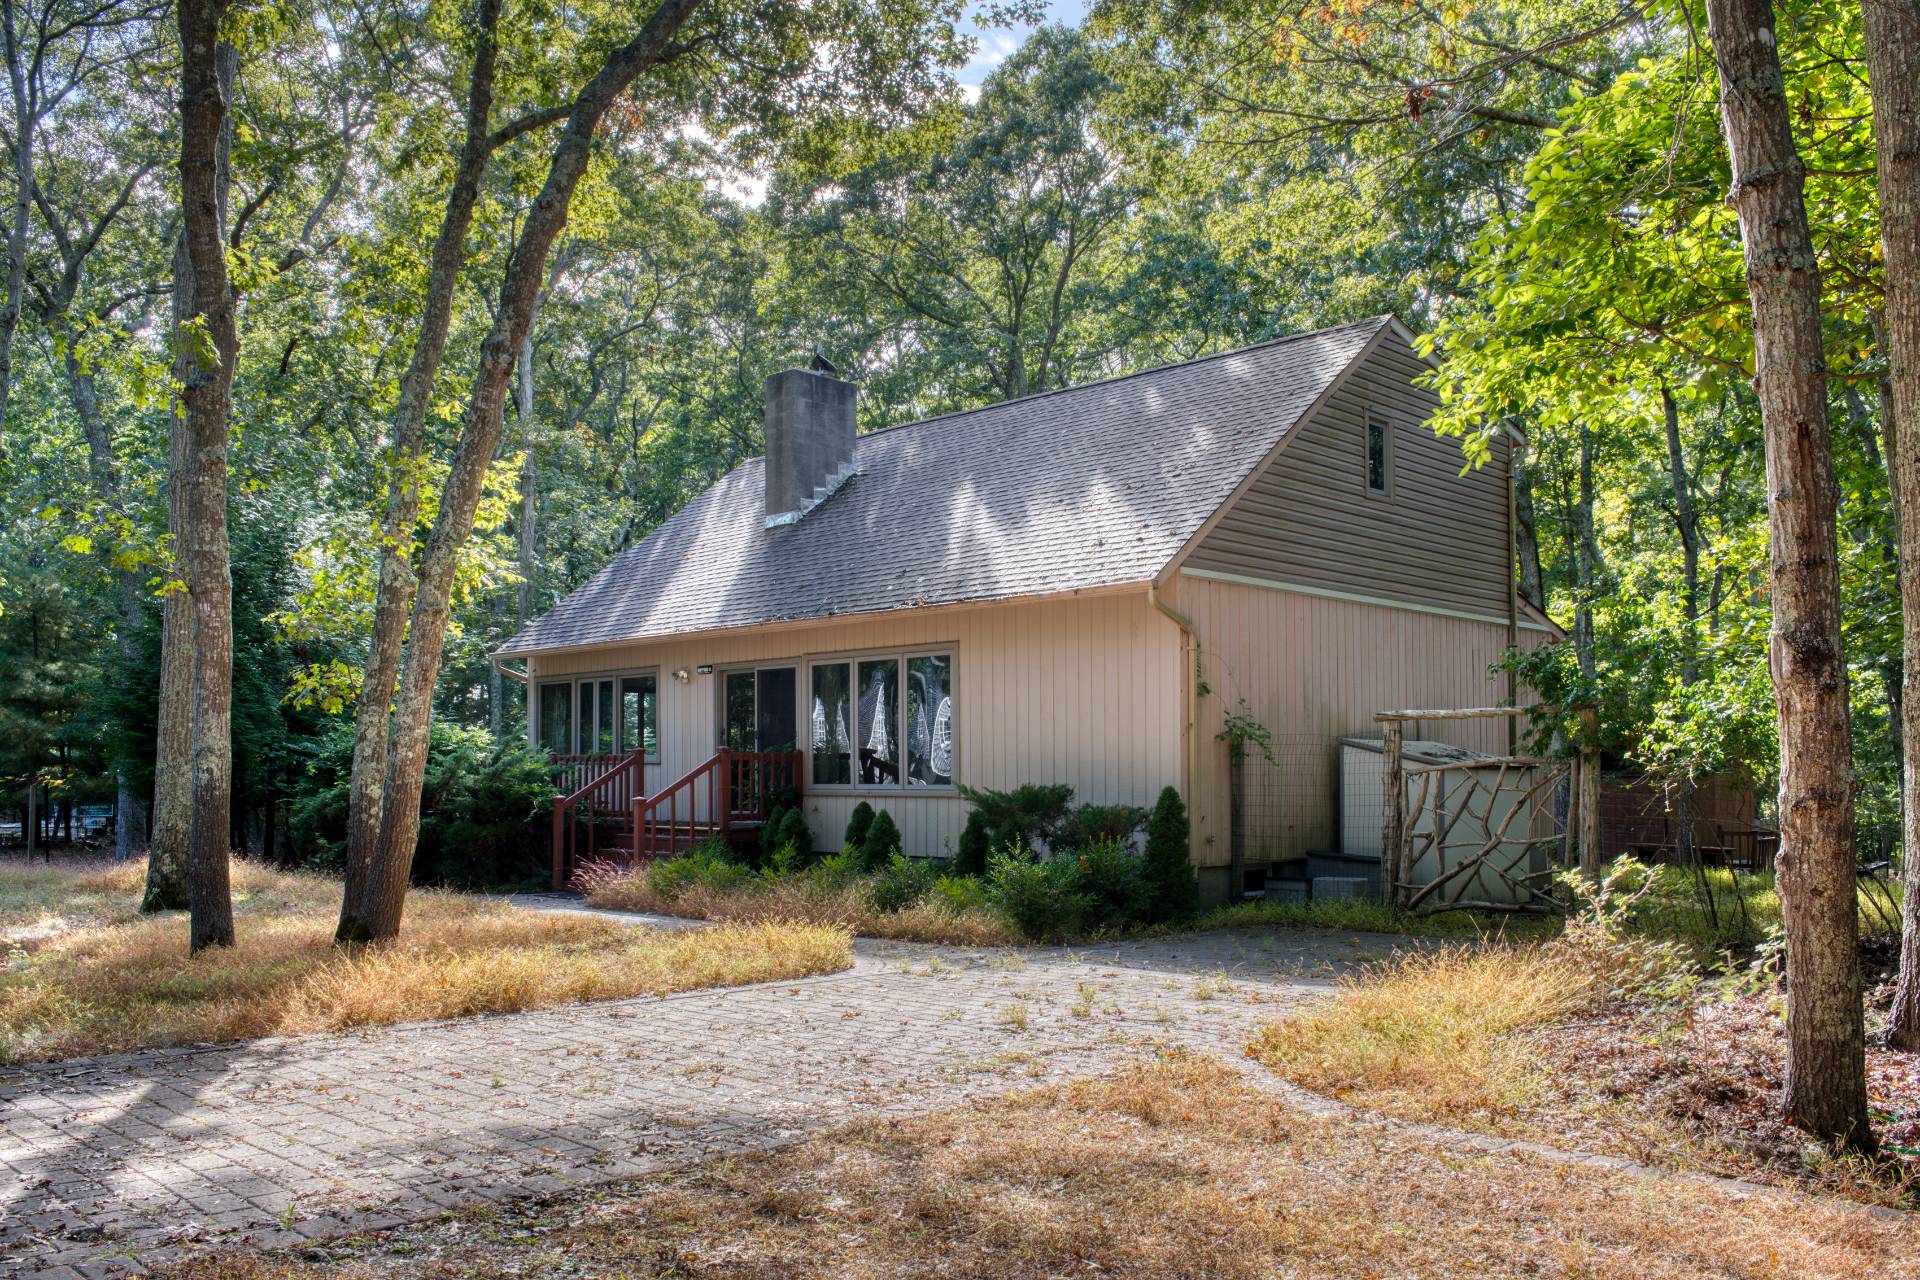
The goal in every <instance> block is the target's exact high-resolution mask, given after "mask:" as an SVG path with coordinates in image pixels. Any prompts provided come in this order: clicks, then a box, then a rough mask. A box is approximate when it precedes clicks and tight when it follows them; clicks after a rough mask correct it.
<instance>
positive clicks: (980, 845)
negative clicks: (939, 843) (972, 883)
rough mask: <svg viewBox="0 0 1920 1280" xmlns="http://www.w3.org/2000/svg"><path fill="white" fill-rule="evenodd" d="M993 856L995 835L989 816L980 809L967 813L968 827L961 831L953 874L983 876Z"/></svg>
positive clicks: (954, 858)
mask: <svg viewBox="0 0 1920 1280" xmlns="http://www.w3.org/2000/svg"><path fill="white" fill-rule="evenodd" d="M992 854H993V834H992V832H991V831H990V830H989V829H988V827H987V816H986V815H985V814H984V813H981V812H980V811H979V810H978V809H973V810H970V811H969V812H968V813H967V825H966V826H965V827H963V828H962V829H961V831H960V844H959V847H958V848H956V849H955V850H954V854H953V872H954V874H955V875H962V876H983V875H985V874H986V873H987V859H988V858H989V857H990V856H992Z"/></svg>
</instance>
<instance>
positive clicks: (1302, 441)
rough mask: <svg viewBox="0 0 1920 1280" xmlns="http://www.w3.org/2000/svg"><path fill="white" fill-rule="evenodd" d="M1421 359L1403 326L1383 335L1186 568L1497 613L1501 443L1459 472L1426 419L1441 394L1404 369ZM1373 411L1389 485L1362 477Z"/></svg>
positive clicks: (1448, 446)
mask: <svg viewBox="0 0 1920 1280" xmlns="http://www.w3.org/2000/svg"><path fill="white" fill-rule="evenodd" d="M1427 369H1428V365H1427V364H1426V363H1425V362H1424V361H1423V360H1421V359H1420V358H1419V356H1418V355H1416V354H1415V353H1414V351H1413V349H1412V348H1411V347H1409V346H1408V345H1407V343H1406V341H1405V340H1404V339H1403V338H1401V337H1400V335H1399V334H1398V333H1396V332H1393V331H1391V330H1390V331H1389V332H1387V333H1386V334H1384V335H1382V337H1381V341H1380V343H1379V344H1378V345H1377V346H1376V347H1375V348H1374V350H1373V352H1372V354H1370V355H1369V356H1368V357H1367V359H1366V361H1365V362H1364V363H1363V364H1362V365H1361V366H1360V367H1359V368H1358V369H1356V370H1354V372H1353V373H1352V374H1351V375H1350V376H1349V377H1348V379H1347V381H1346V382H1345V383H1344V384H1343V385H1342V386H1341V388H1340V389H1339V390H1338V391H1337V392H1335V393H1334V396H1333V398H1332V399H1331V400H1329V401H1328V402H1327V404H1326V405H1325V406H1324V407H1323V408H1322V409H1321V411H1320V412H1319V413H1318V414H1317V415H1315V416H1314V417H1313V418H1312V419H1310V420H1308V421H1307V422H1304V423H1302V424H1300V426H1299V427H1297V428H1295V435H1294V438H1293V439H1292V440H1290V441H1289V442H1288V443H1287V445H1286V447H1285V448H1284V449H1283V450H1282V451H1281V453H1280V455H1279V456H1278V457H1277V458H1276V459H1275V460H1274V463H1273V465H1272V466H1271V467H1269V468H1268V470H1267V471H1266V473H1265V474H1263V475H1261V476H1260V477H1259V478H1258V479H1256V480H1255V482H1254V483H1253V485H1252V486H1250V487H1249V488H1248V490H1247V491H1246V492H1245V493H1243V494H1242V495H1241V496H1240V497H1239V498H1238V499H1237V500H1235V502H1234V503H1233V505H1232V506H1231V507H1229V508H1228V510H1227V512H1226V514H1225V515H1223V516H1222V517H1221V519H1220V520H1219V522H1218V523H1217V524H1216V525H1215V526H1214V527H1213V529H1212V530H1210V531H1209V532H1208V534H1207V536H1206V537H1205V538H1204V539H1203V540H1202V541H1201V543H1200V544H1199V545H1198V546H1196V547H1195V548H1194V550H1193V553H1192V554H1191V555H1190V556H1189V557H1188V559H1187V561H1186V563H1185V565H1184V566H1183V567H1185V568H1191V569H1208V570H1214V571H1216V572H1226V573H1239V574H1247V575H1251V576H1254V577H1264V578H1277V579H1279V580H1280V581H1282V582H1291V583H1297V584H1300V585H1303V586H1312V587H1321V588H1326V589H1331V590H1337V591H1344V592H1348V593H1350V594H1354V595H1367V596H1378V597H1384V598H1387V599H1394V600H1406V601H1411V602H1413V603H1416V604H1426V605H1435V606H1439V607H1443V608H1451V609H1462V610H1467V611H1471V612H1476V613H1483V614H1489V615H1492V616H1495V617H1501V618H1504V617H1505V616H1506V613H1507V581H1508V572H1509V571H1508V563H1509V561H1508V555H1507V488H1506V486H1507V475H1506V468H1507V450H1506V447H1505V445H1504V443H1503V444H1501V445H1499V446H1497V447H1496V449H1495V452H1494V456H1493V459H1492V460H1491V461H1490V462H1488V463H1487V464H1486V465H1485V466H1483V467H1481V468H1479V469H1477V470H1475V471H1471V472H1469V473H1467V474H1466V475H1464V476H1463V475H1461V474H1460V470H1461V467H1462V465H1463V462H1464V458H1463V455H1462V454H1461V450H1460V442H1459V441H1458V440H1454V439H1450V438H1449V439H1444V440H1443V439H1437V438H1436V437H1435V436H1434V434H1433V432H1432V431H1430V430H1429V429H1428V428H1427V427H1426V425H1425V423H1426V420H1427V418H1428V416H1429V415H1430V414H1431V413H1432V412H1433V410H1434V407H1435V405H1436V403H1437V402H1436V400H1435V398H1434V396H1433V393H1432V392H1430V391H1427V390H1425V389H1423V388H1419V387H1415V386H1414V385H1413V379H1414V378H1415V377H1416V376H1418V375H1420V374H1422V373H1425V372H1426V371H1427ZM1370 412H1371V413H1376V414H1380V415H1383V416H1384V417H1385V418H1386V420H1387V422H1388V423H1389V425H1390V427H1391V431H1392V442H1391V445H1390V449H1389V459H1390V472H1391V479H1390V482H1389V488H1388V492H1387V493H1386V494H1384V495H1379V494H1372V493H1369V492H1368V490H1367V466H1366V423H1367V417H1368V414H1369V413H1370Z"/></svg>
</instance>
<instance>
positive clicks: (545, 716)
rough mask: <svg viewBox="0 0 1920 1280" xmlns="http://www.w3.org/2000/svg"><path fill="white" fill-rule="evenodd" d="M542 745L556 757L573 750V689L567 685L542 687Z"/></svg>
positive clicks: (545, 685) (546, 685)
mask: <svg viewBox="0 0 1920 1280" xmlns="http://www.w3.org/2000/svg"><path fill="white" fill-rule="evenodd" d="M540 745H541V746H543V747H545V748H546V749H547V750H548V751H550V752H552V753H553V754H554V755H558V756H564V755H566V754H568V753H569V752H571V751H572V750H573V687H572V686H571V685H567V684H543V685H541V686H540Z"/></svg>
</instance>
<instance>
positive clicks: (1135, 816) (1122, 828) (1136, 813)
mask: <svg viewBox="0 0 1920 1280" xmlns="http://www.w3.org/2000/svg"><path fill="white" fill-rule="evenodd" d="M1146 821H1147V811H1146V810H1145V809H1142V808H1140V807H1139V806H1138V805H1131V804H1083V805H1081V806H1080V807H1079V808H1077V809H1075V810H1074V811H1073V843H1074V845H1075V846H1076V847H1078V848H1085V847H1087V846H1088V845H1091V844H1096V843H1098V842H1100V841H1121V840H1127V839H1130V838H1132V836H1133V833H1134V832H1136V831H1138V830H1140V828H1141V827H1142V826H1143V825H1145V823H1146Z"/></svg>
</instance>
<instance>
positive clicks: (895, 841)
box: [859, 809, 901, 871]
mask: <svg viewBox="0 0 1920 1280" xmlns="http://www.w3.org/2000/svg"><path fill="white" fill-rule="evenodd" d="M859 849H860V861H861V862H863V863H865V864H866V867H867V870H869V871H877V870H879V869H880V868H881V867H884V866H886V865H887V859H889V858H891V857H892V856H893V855H894V854H896V853H899V852H901V849H900V828H899V827H898V826H896V825H895V824H894V821H893V815H892V814H890V813H888V812H887V811H886V810H885V809H882V810H880V811H879V812H878V813H876V814H874V815H873V822H872V824H871V825H870V826H868V827H867V834H866V836H865V838H863V839H862V840H861V841H860V845H859Z"/></svg>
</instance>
